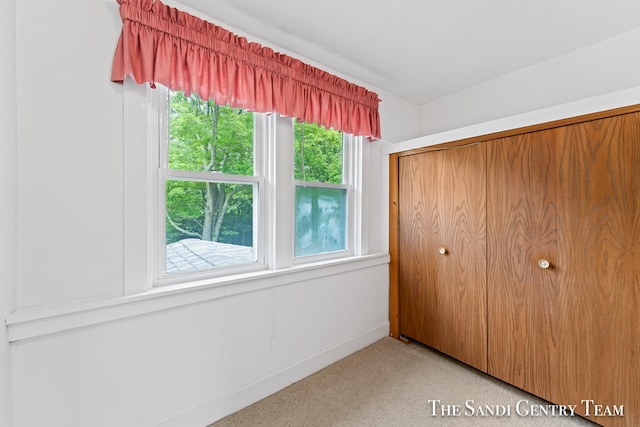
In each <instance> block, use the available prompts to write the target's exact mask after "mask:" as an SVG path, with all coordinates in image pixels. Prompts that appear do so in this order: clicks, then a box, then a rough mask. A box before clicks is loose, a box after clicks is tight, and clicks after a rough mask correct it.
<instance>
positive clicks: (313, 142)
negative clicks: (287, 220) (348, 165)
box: [294, 123, 348, 257]
mask: <svg viewBox="0 0 640 427" xmlns="http://www.w3.org/2000/svg"><path fill="white" fill-rule="evenodd" d="M294 164H295V166H294V179H295V180H296V194H295V223H296V224H295V251H294V253H295V256H296V257H300V256H309V255H320V254H327V253H332V252H339V251H345V250H347V249H348V248H347V206H348V203H347V202H348V197H347V196H348V194H347V186H346V185H344V184H343V173H344V172H343V170H344V168H343V138H342V132H338V131H335V130H330V129H325V128H324V127H321V126H318V125H315V124H308V123H295V138H294Z"/></svg>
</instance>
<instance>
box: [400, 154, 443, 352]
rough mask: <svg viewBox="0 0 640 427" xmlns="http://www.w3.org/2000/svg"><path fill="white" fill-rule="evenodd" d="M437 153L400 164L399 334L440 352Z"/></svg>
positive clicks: (407, 159)
mask: <svg viewBox="0 0 640 427" xmlns="http://www.w3.org/2000/svg"><path fill="white" fill-rule="evenodd" d="M434 154H436V153H433V154H432V153H426V154H418V155H412V156H405V157H401V158H400V159H399V166H398V175H399V179H398V181H399V183H398V184H399V185H398V276H399V278H398V293H399V296H398V304H399V317H400V334H401V335H405V336H407V337H409V338H413V339H415V340H417V341H420V342H421V343H424V344H427V345H429V346H432V347H436V346H437V343H438V339H437V330H436V328H435V325H436V324H437V322H438V320H437V303H436V301H437V292H438V286H437V281H438V258H437V257H436V256H434V254H436V252H437V250H438V246H437V244H438V212H437V205H438V202H437V188H436V186H435V185H434V183H435V182H437V181H436V178H437V174H438V172H437V171H438V156H437V155H434Z"/></svg>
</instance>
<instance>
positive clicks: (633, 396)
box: [556, 113, 640, 426]
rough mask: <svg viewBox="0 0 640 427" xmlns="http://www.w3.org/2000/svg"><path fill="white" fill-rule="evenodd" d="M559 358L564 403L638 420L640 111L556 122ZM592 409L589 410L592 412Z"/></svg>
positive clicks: (623, 421)
mask: <svg viewBox="0 0 640 427" xmlns="http://www.w3.org/2000/svg"><path fill="white" fill-rule="evenodd" d="M556 132H557V139H558V180H557V186H558V208H557V209H558V268H557V271H558V282H560V283H562V286H561V287H560V288H559V292H560V304H559V306H558V312H557V313H558V318H559V320H558V322H559V325H560V327H561V330H562V335H560V336H558V338H557V342H558V356H559V364H560V367H561V369H560V370H559V372H558V376H559V382H560V387H559V391H560V394H559V398H558V401H559V402H561V403H567V402H569V403H572V404H577V405H578V410H577V411H578V412H579V413H581V414H583V415H585V410H586V407H585V405H582V404H581V401H582V400H583V399H592V400H593V401H594V402H595V404H600V405H606V406H607V407H608V408H609V409H612V406H613V405H616V406H618V407H619V406H620V405H624V417H595V418H592V419H593V420H594V421H596V422H597V423H599V424H603V425H628V426H632V425H633V426H637V425H640V320H639V313H640V202H639V200H640V113H630V114H625V115H621V116H616V117H611V118H606V119H601V120H594V121H590V122H586V123H582V124H578V125H572V126H568V127H565V128H560V129H558V130H557V131H556ZM594 411H595V409H594V407H591V408H590V413H591V415H593V414H594Z"/></svg>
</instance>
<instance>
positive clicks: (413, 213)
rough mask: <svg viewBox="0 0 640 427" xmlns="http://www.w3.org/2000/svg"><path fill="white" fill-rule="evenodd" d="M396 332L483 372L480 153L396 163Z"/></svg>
mask: <svg viewBox="0 0 640 427" xmlns="http://www.w3.org/2000/svg"><path fill="white" fill-rule="evenodd" d="M398 203H399V204H398V206H399V209H398V218H399V238H398V246H399V252H398V253H399V256H398V263H399V305H400V333H401V334H402V335H405V336H407V337H409V338H412V339H415V340H417V341H420V342H422V343H424V344H427V345H429V346H431V347H434V348H436V349H438V350H440V351H442V352H443V353H446V354H448V355H450V356H452V357H454V358H456V359H458V360H460V361H462V362H464V363H467V364H469V365H471V366H474V367H476V368H478V369H480V370H482V371H486V363H487V353H486V351H487V347H486V345H487V336H486V316H487V312H486V296H487V295H486V147H485V145H484V144H475V145H471V146H466V147H459V148H450V149H446V150H439V151H431V152H425V153H420V154H414V155H409V156H404V157H401V158H400V160H399V191H398Z"/></svg>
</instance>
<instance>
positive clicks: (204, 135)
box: [169, 92, 253, 175]
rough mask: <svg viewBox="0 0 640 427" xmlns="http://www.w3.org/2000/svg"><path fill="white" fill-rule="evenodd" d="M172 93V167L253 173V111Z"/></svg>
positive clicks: (239, 173)
mask: <svg viewBox="0 0 640 427" xmlns="http://www.w3.org/2000/svg"><path fill="white" fill-rule="evenodd" d="M169 96H170V99H169V105H170V109H169V169H180V170H187V171H199V172H222V173H227V174H235V175H253V113H250V112H247V111H245V110H241V109H236V108H231V107H228V106H218V105H215V104H214V103H213V102H212V101H203V100H202V99H200V98H199V97H198V95H196V94H192V95H191V96H189V97H186V96H185V95H184V93H182V92H170V95H169Z"/></svg>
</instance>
